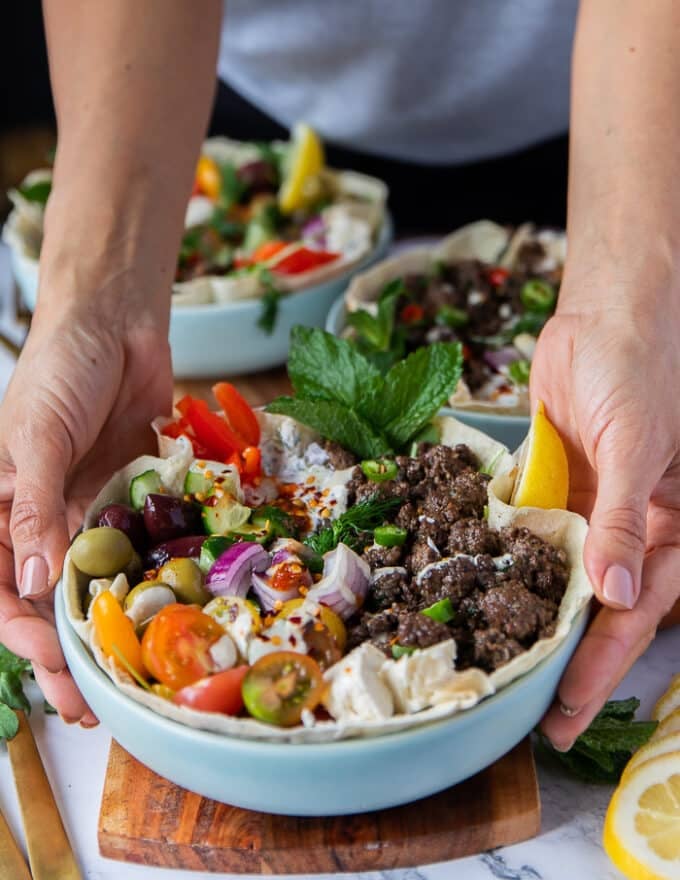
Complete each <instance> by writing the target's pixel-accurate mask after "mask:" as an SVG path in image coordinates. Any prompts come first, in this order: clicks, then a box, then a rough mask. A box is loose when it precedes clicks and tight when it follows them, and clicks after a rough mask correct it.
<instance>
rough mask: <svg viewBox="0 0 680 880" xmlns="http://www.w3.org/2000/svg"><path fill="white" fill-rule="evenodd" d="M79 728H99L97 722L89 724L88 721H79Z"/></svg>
mask: <svg viewBox="0 0 680 880" xmlns="http://www.w3.org/2000/svg"><path fill="white" fill-rule="evenodd" d="M80 726H81V727H82V728H83V729H84V730H91V729H92V728H93V727H99V722H98V721H93V722H90V721H81V722H80Z"/></svg>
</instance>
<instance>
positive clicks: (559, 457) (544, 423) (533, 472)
mask: <svg viewBox="0 0 680 880" xmlns="http://www.w3.org/2000/svg"><path fill="white" fill-rule="evenodd" d="M568 497H569V463H568V461H567V453H566V451H565V448H564V444H563V443H562V438H561V437H560V435H559V434H558V432H557V429H556V428H555V426H554V425H553V424H552V422H551V421H550V420H549V419H548V417H547V416H546V414H545V407H544V405H543V401H541V400H539V402H538V406H537V407H536V412H535V413H534V416H533V418H532V420H531V426H530V428H529V434H528V436H527V439H526V440H525V441H524V445H523V447H522V453H521V457H520V462H519V474H518V477H517V480H516V482H515V488H514V490H513V493H512V498H511V499H510V503H511V504H514V505H515V506H516V507H542V508H544V509H546V510H548V509H551V508H558V509H560V510H563V509H564V508H566V506H567V498H568Z"/></svg>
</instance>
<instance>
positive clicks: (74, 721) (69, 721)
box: [59, 713, 79, 724]
mask: <svg viewBox="0 0 680 880" xmlns="http://www.w3.org/2000/svg"><path fill="white" fill-rule="evenodd" d="M59 717H60V718H61V720H62V721H63V722H64V724H77V723H78V721H79V719H78V718H69V717H68V715H62V714H61V713H59Z"/></svg>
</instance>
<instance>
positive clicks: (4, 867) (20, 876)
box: [0, 813, 31, 880]
mask: <svg viewBox="0 0 680 880" xmlns="http://www.w3.org/2000/svg"><path fill="white" fill-rule="evenodd" d="M0 877H2V880H31V875H30V874H29V871H28V865H27V864H26V861H25V859H24V857H23V855H22V854H21V850H20V849H19V847H18V846H17V842H16V840H15V839H14V837H12V832H11V831H10V830H9V825H8V824H7V822H6V821H5V817H4V816H3V815H2V813H0Z"/></svg>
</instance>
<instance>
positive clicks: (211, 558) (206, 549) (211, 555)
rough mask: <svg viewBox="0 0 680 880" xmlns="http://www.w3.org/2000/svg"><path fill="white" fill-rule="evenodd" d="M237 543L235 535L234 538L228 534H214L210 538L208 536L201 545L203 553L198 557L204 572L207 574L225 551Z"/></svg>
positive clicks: (199, 565) (199, 564)
mask: <svg viewBox="0 0 680 880" xmlns="http://www.w3.org/2000/svg"><path fill="white" fill-rule="evenodd" d="M235 543H236V538H235V537H234V538H232V537H230V536H226V535H213V536H212V537H210V538H206V539H205V541H204V542H203V544H202V545H201V555H200V556H199V559H198V567H199V568H200V569H201V571H202V572H203V574H207V573H208V572H209V571H210V569H211V568H212V567H213V565H214V564H215V561H216V560H217V559H219V557H220V556H221V555H222V554H223V553H224V551H225V550H228V549H229V548H230V547H231V545H232V544H235Z"/></svg>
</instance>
